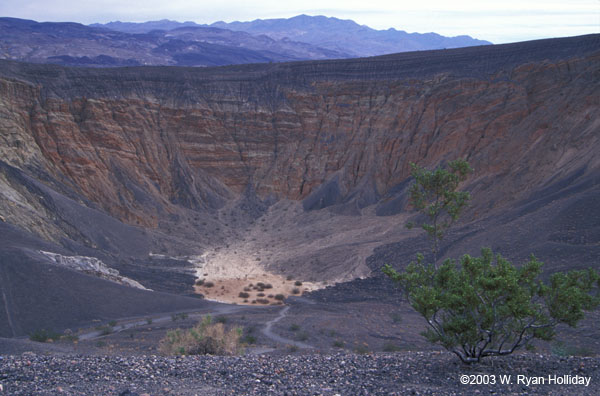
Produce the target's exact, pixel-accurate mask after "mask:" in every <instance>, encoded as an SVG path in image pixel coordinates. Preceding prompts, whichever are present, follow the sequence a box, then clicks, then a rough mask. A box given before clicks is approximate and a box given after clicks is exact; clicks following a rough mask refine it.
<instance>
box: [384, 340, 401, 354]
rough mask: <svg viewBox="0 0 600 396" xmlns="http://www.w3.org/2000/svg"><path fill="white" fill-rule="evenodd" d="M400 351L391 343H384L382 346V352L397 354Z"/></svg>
mask: <svg viewBox="0 0 600 396" xmlns="http://www.w3.org/2000/svg"><path fill="white" fill-rule="evenodd" d="M400 350H401V348H400V347H399V346H398V345H396V344H394V343H392V342H386V343H385V344H383V351H384V352H398V351H400Z"/></svg>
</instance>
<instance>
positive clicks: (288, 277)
mask: <svg viewBox="0 0 600 396" xmlns="http://www.w3.org/2000/svg"><path fill="white" fill-rule="evenodd" d="M285 279H286V280H289V281H291V280H292V279H294V277H293V276H292V275H288V276H287V277H286V278H285Z"/></svg>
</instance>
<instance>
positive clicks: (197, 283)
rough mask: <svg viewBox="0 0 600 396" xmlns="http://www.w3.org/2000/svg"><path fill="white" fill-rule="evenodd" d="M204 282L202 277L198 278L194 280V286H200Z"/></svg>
mask: <svg viewBox="0 0 600 396" xmlns="http://www.w3.org/2000/svg"><path fill="white" fill-rule="evenodd" d="M203 284H204V279H198V280H197V281H196V286H202V285H203Z"/></svg>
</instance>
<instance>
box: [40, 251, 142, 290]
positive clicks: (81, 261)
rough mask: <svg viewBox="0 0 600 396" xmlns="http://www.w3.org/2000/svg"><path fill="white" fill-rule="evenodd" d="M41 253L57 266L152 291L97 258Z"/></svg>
mask: <svg viewBox="0 0 600 396" xmlns="http://www.w3.org/2000/svg"><path fill="white" fill-rule="evenodd" d="M40 253H42V254H43V255H44V256H46V257H48V258H49V259H50V260H51V261H52V262H54V263H55V264H57V265H60V266H63V267H67V268H70V269H73V270H76V271H81V272H85V273H86V274H89V275H93V276H96V277H98V278H102V279H106V280H108V281H111V282H115V283H118V284H121V285H124V286H129V287H135V288H137V289H142V290H150V289H148V288H146V287H144V286H143V285H142V284H141V283H139V282H137V281H135V280H133V279H129V278H127V277H125V276H122V275H120V274H119V271H117V270H116V269H113V268H110V267H108V266H107V265H106V264H104V263H103V262H102V260H99V259H97V258H96V257H87V256H63V255H62V254H58V253H52V252H45V251H43V250H40Z"/></svg>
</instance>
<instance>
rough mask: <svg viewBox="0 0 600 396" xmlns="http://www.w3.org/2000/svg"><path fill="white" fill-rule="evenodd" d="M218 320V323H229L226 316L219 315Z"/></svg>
mask: <svg viewBox="0 0 600 396" xmlns="http://www.w3.org/2000/svg"><path fill="white" fill-rule="evenodd" d="M216 321H217V323H223V324H225V323H227V318H226V317H225V316H217V319H216Z"/></svg>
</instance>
